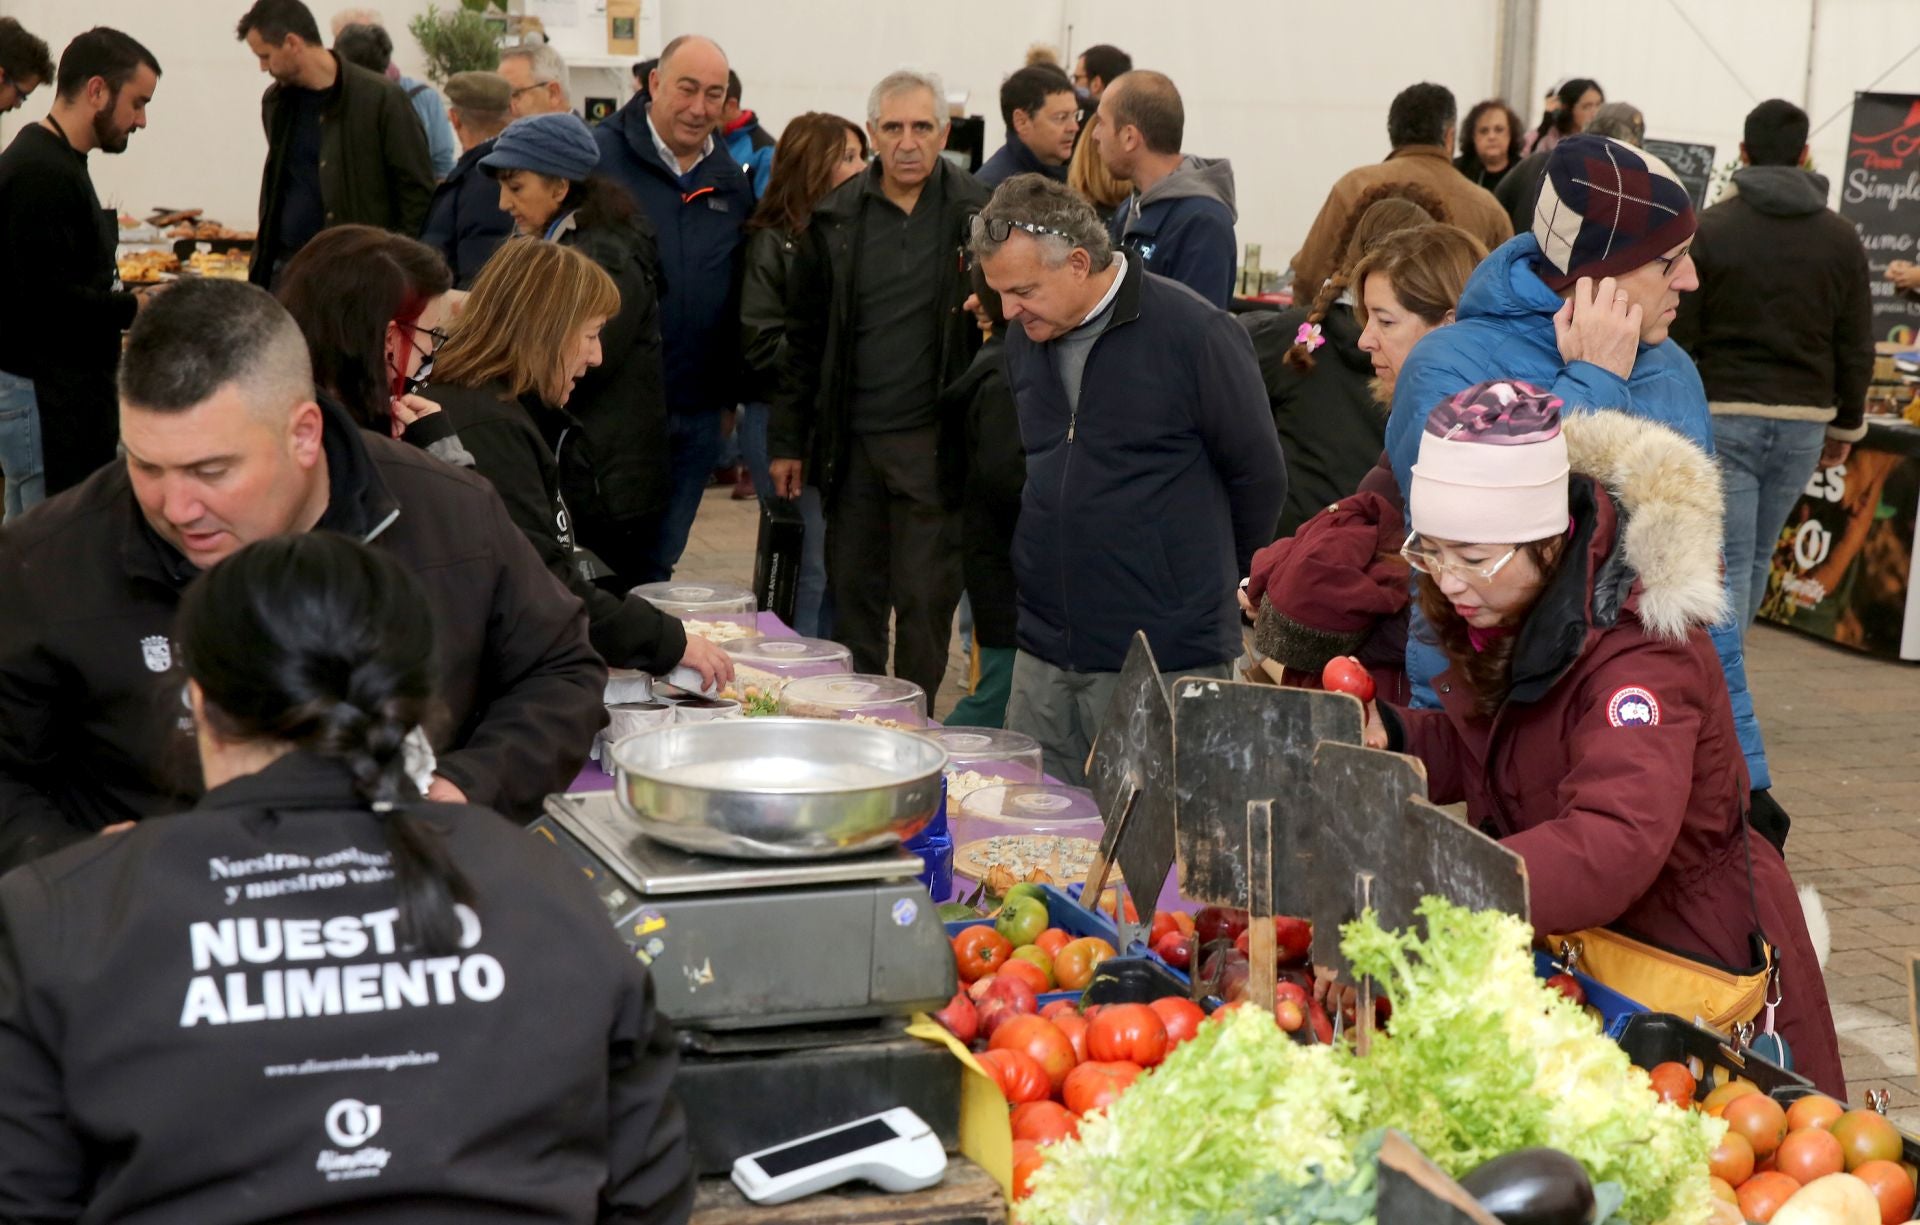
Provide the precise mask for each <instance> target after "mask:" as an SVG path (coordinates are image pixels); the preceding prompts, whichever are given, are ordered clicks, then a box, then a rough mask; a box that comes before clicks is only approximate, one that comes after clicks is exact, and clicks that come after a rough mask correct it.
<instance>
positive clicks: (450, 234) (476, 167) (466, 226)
mask: <svg viewBox="0 0 1920 1225" xmlns="http://www.w3.org/2000/svg"><path fill="white" fill-rule="evenodd" d="M512 94H513V87H512V86H511V85H508V84H507V79H506V78H505V77H503V76H501V75H500V74H499V73H497V72H457V73H455V74H454V75H452V76H451V77H448V78H447V104H448V105H447V119H448V121H449V122H451V123H452V124H453V132H454V135H455V136H457V137H458V138H459V140H460V147H461V149H463V150H464V152H463V153H461V155H460V160H459V161H457V162H455V163H454V164H453V173H452V174H449V175H448V176H447V179H446V182H444V183H442V184H440V186H439V187H437V188H435V189H434V193H433V202H432V203H431V204H430V205H428V207H427V224H426V228H424V229H422V230H421V231H420V241H421V242H424V243H426V244H427V245H428V246H429V247H432V248H433V249H435V250H436V251H438V252H440V254H441V255H444V256H445V257H446V260H447V267H448V268H451V269H452V270H453V285H454V288H456V289H466V288H468V287H469V286H471V285H472V284H473V278H474V277H475V276H476V275H478V274H479V272H480V266H481V265H482V264H484V263H486V262H487V257H488V256H491V255H492V254H493V253H494V252H495V251H496V250H498V249H499V247H500V244H501V243H503V242H505V241H506V240H507V239H508V238H509V237H510V236H511V235H512V234H513V218H511V217H509V216H507V214H506V213H504V212H502V211H501V209H500V185H499V184H498V183H496V182H495V181H494V180H493V179H492V178H491V177H489V176H488V175H487V174H486V173H485V172H483V171H482V170H481V169H480V159H481V158H483V157H485V156H486V155H487V154H489V153H491V152H493V142H494V139H495V138H496V137H498V136H499V135H500V133H501V132H502V131H503V130H504V129H505V128H506V126H507V125H508V124H509V123H511V122H513V111H512V109H511V108H512Z"/></svg>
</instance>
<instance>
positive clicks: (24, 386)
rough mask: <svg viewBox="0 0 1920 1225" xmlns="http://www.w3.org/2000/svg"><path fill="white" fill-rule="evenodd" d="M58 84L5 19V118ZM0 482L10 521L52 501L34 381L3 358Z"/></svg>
mask: <svg viewBox="0 0 1920 1225" xmlns="http://www.w3.org/2000/svg"><path fill="white" fill-rule="evenodd" d="M52 80H53V56H52V55H51V54H50V53H49V52H48V50H47V42H46V40H45V39H43V38H37V37H35V36H34V35H33V34H31V33H29V32H28V31H27V30H26V29H25V28H24V27H23V26H21V24H20V23H19V22H18V21H15V20H14V19H13V18H11V17H0V114H5V113H6V112H8V111H12V110H18V109H19V108H20V107H22V106H25V105H26V102H27V96H28V95H29V94H31V93H32V92H33V91H34V90H36V89H38V88H39V87H40V86H41V85H44V84H46V83H48V82H50V81H52ZM3 309H4V308H0V310H3ZM0 478H4V480H5V482H6V507H5V514H6V517H7V518H8V519H11V518H13V517H14V516H15V515H18V514H20V513H21V512H23V511H25V510H26V509H27V508H28V507H29V506H32V505H33V504H34V503H36V502H38V501H39V500H40V499H41V498H43V497H45V496H46V482H45V480H44V478H43V477H42V475H41V460H40V413H39V410H38V409H37V408H36V407H35V402H34V396H33V380H32V379H30V378H27V377H25V376H23V375H18V374H12V373H9V372H8V371H7V370H6V369H5V366H4V359H0Z"/></svg>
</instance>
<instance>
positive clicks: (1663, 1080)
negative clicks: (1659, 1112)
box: [1647, 1063, 1698, 1110]
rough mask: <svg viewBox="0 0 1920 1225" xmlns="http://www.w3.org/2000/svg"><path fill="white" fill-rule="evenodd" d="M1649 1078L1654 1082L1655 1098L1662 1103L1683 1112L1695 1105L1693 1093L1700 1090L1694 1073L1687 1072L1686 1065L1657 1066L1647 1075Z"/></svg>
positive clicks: (1669, 1064)
mask: <svg viewBox="0 0 1920 1225" xmlns="http://www.w3.org/2000/svg"><path fill="white" fill-rule="evenodd" d="M1647 1078H1648V1079H1649V1080H1651V1081H1652V1082H1653V1094H1654V1096H1655V1097H1657V1098H1659V1099H1660V1100H1661V1101H1663V1102H1667V1103H1669V1104H1671V1105H1674V1106H1678V1107H1680V1109H1682V1110H1685V1109H1686V1108H1687V1107H1689V1106H1691V1105H1693V1091H1694V1090H1695V1089H1696V1088H1698V1085H1697V1084H1696V1083H1695V1081H1694V1079H1693V1073H1692V1072H1689V1071H1687V1065H1686V1064H1684V1063H1662V1064H1657V1065H1655V1066H1654V1067H1653V1069H1652V1070H1651V1071H1649V1072H1648V1073H1647Z"/></svg>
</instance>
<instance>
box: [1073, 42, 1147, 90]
mask: <svg viewBox="0 0 1920 1225" xmlns="http://www.w3.org/2000/svg"><path fill="white" fill-rule="evenodd" d="M1132 71H1133V57H1132V56H1131V55H1128V54H1127V53H1126V52H1125V51H1122V50H1121V49H1120V48H1118V47H1115V46H1112V45H1111V44H1109V43H1096V44H1095V45H1093V46H1091V47H1088V48H1087V49H1086V50H1085V51H1082V52H1081V53H1080V57H1079V58H1078V59H1076V60H1074V61H1073V87H1074V89H1076V90H1080V91H1083V92H1084V93H1085V94H1086V96H1087V98H1088V100H1089V101H1092V102H1098V101H1100V98H1101V95H1103V94H1105V93H1106V92H1107V86H1109V85H1111V84H1113V83H1114V82H1115V81H1117V80H1119V79H1120V78H1121V77H1122V76H1124V75H1125V74H1127V73H1129V72H1132Z"/></svg>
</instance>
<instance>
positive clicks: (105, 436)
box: [0, 26, 160, 518]
mask: <svg viewBox="0 0 1920 1225" xmlns="http://www.w3.org/2000/svg"><path fill="white" fill-rule="evenodd" d="M16 29H17V27H16ZM22 33H24V31H22ZM29 62H31V61H29ZM31 71H32V69H22V70H21V72H22V77H21V78H19V79H16V81H15V83H14V84H13V85H10V86H8V88H9V89H14V88H18V87H19V86H20V85H23V84H25V83H26V81H27V80H30V79H31V78H30V77H28V76H27V75H26V74H27V73H29V72H31ZM159 84H160V64H159V61H157V60H155V59H154V58H153V53H152V52H150V51H148V50H147V49H146V48H145V47H143V46H141V45H140V44H139V43H137V42H135V41H134V40H133V39H131V38H129V37H127V36H126V35H125V34H122V33H121V32H120V31H118V30H112V29H108V28H107V27H105V26H99V27H96V28H94V29H92V30H88V31H87V32H86V33H84V34H81V35H80V36H78V37H77V38H75V39H74V40H73V41H72V42H71V43H69V44H68V45H67V49H66V50H65V51H64V52H62V53H61V56H60V70H59V73H58V75H57V77H56V78H55V84H54V95H55V96H54V99H53V105H52V107H51V108H49V109H48V112H47V115H46V118H44V119H42V120H41V121H40V122H39V123H36V124H31V125H29V126H27V127H24V128H22V129H21V130H20V133H19V135H17V136H15V137H14V139H13V143H12V144H11V145H9V146H8V147H7V151H6V153H5V154H0V370H5V371H6V372H7V373H8V374H11V375H15V376H18V377H21V378H28V379H31V380H32V381H33V391H32V394H31V402H32V404H33V405H34V406H37V410H38V431H39V438H38V441H39V442H40V444H41V450H42V456H43V460H44V472H43V476H42V478H41V479H42V481H43V489H44V492H45V493H47V494H54V493H58V492H59V491H61V490H62V489H66V488H68V487H69V486H72V485H76V484H79V483H80V482H81V481H82V480H84V479H85V478H86V476H87V474H89V473H90V472H92V471H93V470H94V469H95V468H98V467H99V466H100V465H102V464H105V463H109V462H111V461H112V459H113V448H114V440H115V437H116V431H115V426H114V419H113V372H114V368H115V367H116V366H117V365H118V364H119V360H120V334H121V332H123V331H124V330H125V329H126V328H127V327H128V326H129V325H130V324H132V322H133V318H134V315H135V314H136V313H137V312H138V311H139V310H140V309H141V307H142V305H143V304H144V303H145V302H146V300H147V299H146V297H145V296H144V295H137V294H132V293H128V292H126V290H125V289H124V288H123V287H122V286H121V284H120V280H119V275H118V271H117V269H116V268H115V266H114V248H115V246H116V244H117V243H118V241H119V226H118V225H116V224H115V222H114V215H113V214H112V213H111V212H106V211H104V210H102V209H101V207H100V199H99V197H98V196H97V195H96V194H95V193H94V189H93V179H92V176H91V175H90V174H89V173H88V171H87V155H88V154H89V153H91V152H93V151H94V150H96V149H98V150H100V151H101V152H104V153H121V152H124V151H125V150H126V148H127V142H128V140H129V139H130V138H131V137H132V135H133V133H135V132H137V131H139V130H140V129H142V128H144V127H146V126H147V103H148V102H150V101H151V100H152V99H153V94H154V91H155V90H156V89H157V88H159ZM8 399H10V400H11V401H12V403H11V405H8V404H7V403H6V402H5V401H0V415H6V416H9V417H10V418H11V420H12V424H13V426H14V427H15V429H13V430H10V431H9V432H10V433H11V434H12V435H13V436H12V438H11V439H10V440H9V441H10V442H13V443H20V444H21V445H22V448H24V446H25V445H26V443H24V442H23V441H22V439H21V437H20V433H19V432H17V431H18V430H19V429H20V427H21V419H20V418H19V417H18V416H17V415H15V414H17V412H18V409H19V407H20V403H21V402H20V397H19V393H18V392H17V391H16V392H15V393H14V395H13V396H11V397H8ZM9 407H11V408H12V409H13V410H14V412H13V413H9V412H8V409H9ZM24 428H25V429H26V430H28V431H30V430H31V428H32V427H31V425H28V426H26V427H24ZM28 440H29V441H30V440H31V433H28ZM8 451H9V455H8V460H7V465H8V466H7V469H6V472H7V499H8V502H9V507H8V509H9V514H8V518H12V517H13V516H14V515H15V514H17V513H18V512H19V511H20V510H22V509H24V507H25V503H26V501H27V500H28V499H29V498H32V497H37V496H38V495H39V494H40V493H41V492H42V490H41V489H36V488H35V486H34V483H33V481H32V479H31V478H30V477H23V478H22V483H21V488H20V489H19V491H18V492H19V499H20V500H19V501H18V502H16V501H15V496H16V495H15V490H14V487H13V486H14V476H15V466H16V465H17V464H18V461H19V460H20V459H21V457H22V450H17V449H15V448H14V447H12V446H10V447H9V448H8Z"/></svg>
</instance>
